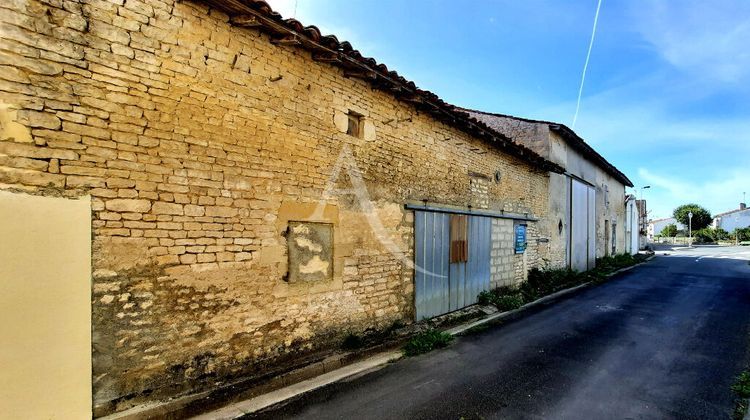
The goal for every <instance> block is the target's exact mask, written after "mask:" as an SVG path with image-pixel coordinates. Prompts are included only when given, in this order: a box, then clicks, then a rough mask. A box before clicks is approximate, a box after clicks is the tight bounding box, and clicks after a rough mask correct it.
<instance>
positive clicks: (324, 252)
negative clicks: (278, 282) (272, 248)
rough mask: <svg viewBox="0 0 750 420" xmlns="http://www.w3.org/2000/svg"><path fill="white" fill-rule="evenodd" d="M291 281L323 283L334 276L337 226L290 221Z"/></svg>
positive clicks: (289, 253) (288, 240)
mask: <svg viewBox="0 0 750 420" xmlns="http://www.w3.org/2000/svg"><path fill="white" fill-rule="evenodd" d="M286 239H287V247H288V251H289V252H288V255H289V274H288V276H287V281H288V282H290V283H297V282H319V281H327V280H332V279H333V225H332V224H330V223H321V222H291V221H290V222H289V230H288V232H287V238H286Z"/></svg>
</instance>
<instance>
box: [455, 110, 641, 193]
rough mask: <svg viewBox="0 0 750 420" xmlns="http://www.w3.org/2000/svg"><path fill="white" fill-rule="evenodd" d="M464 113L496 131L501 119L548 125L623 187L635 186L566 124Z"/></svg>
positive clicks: (489, 114)
mask: <svg viewBox="0 0 750 420" xmlns="http://www.w3.org/2000/svg"><path fill="white" fill-rule="evenodd" d="M464 111H466V112H468V113H469V115H471V116H472V117H475V118H477V119H478V120H480V121H482V122H484V123H485V124H487V125H489V126H490V127H491V128H494V129H495V130H498V129H500V127H501V124H500V119H503V118H510V119H514V120H518V121H524V122H528V123H532V124H546V125H548V126H549V129H550V130H552V131H554V132H556V133H558V134H559V135H560V137H562V138H563V139H564V140H565V141H566V142H567V143H568V145H570V146H571V147H572V148H573V149H575V150H577V151H578V152H579V153H581V154H582V155H583V156H584V157H585V158H586V159H588V160H589V161H591V162H593V163H594V164H595V165H597V166H599V167H600V168H602V169H603V170H604V171H605V172H607V173H608V174H610V175H611V176H612V177H614V178H615V179H616V180H618V181H620V182H621V183H622V184H623V185H625V186H627V187H632V186H633V183H632V182H631V181H630V179H628V177H627V176H625V174H624V173H622V172H621V171H620V170H619V169H617V168H616V167H615V166H614V165H613V164H611V163H609V162H608V161H607V159H605V158H604V156H602V155H600V154H599V153H598V152H597V151H596V150H594V148H593V147H591V146H589V144H588V143H586V141H585V140H583V139H582V138H581V137H580V136H579V135H578V134H576V132H575V131H573V130H572V129H570V128H569V127H568V126H566V125H565V124H561V123H557V122H553V121H544V120H533V119H529V118H522V117H516V116H513V115H507V114H497V113H491V112H485V111H478V110H474V109H464Z"/></svg>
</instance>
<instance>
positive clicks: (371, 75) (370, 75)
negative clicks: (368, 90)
mask: <svg viewBox="0 0 750 420" xmlns="http://www.w3.org/2000/svg"><path fill="white" fill-rule="evenodd" d="M344 77H358V78H360V79H377V77H378V74H377V73H375V72H374V71H351V70H346V71H344Z"/></svg>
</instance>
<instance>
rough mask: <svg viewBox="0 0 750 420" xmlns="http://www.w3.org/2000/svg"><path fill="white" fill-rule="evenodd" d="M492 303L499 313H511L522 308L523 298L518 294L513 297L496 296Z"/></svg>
mask: <svg viewBox="0 0 750 420" xmlns="http://www.w3.org/2000/svg"><path fill="white" fill-rule="evenodd" d="M493 303H494V304H495V306H497V309H499V310H501V311H512V310H513V309H518V308H520V307H521V306H523V304H524V301H523V296H522V295H521V294H520V293H516V294H515V295H505V296H498V297H497V298H495V300H494V302H493Z"/></svg>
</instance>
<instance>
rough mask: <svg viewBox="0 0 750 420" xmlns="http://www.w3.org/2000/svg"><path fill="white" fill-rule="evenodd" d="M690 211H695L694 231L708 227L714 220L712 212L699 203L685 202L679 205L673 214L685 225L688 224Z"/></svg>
mask: <svg viewBox="0 0 750 420" xmlns="http://www.w3.org/2000/svg"><path fill="white" fill-rule="evenodd" d="M690 212H693V223H692V227H693V231H696V230H701V229H703V228H705V227H708V225H710V224H711V222H713V218H712V217H711V213H710V212H709V211H708V210H706V209H705V208H703V207H701V206H699V205H697V204H693V203H691V204H683V205H681V206H680V207H677V208H676V209H674V213H673V216H674V218H675V219H677V221H678V222H680V223H682V224H683V225H685V227H687V226H688V219H689V217H688V214H689V213H690Z"/></svg>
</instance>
